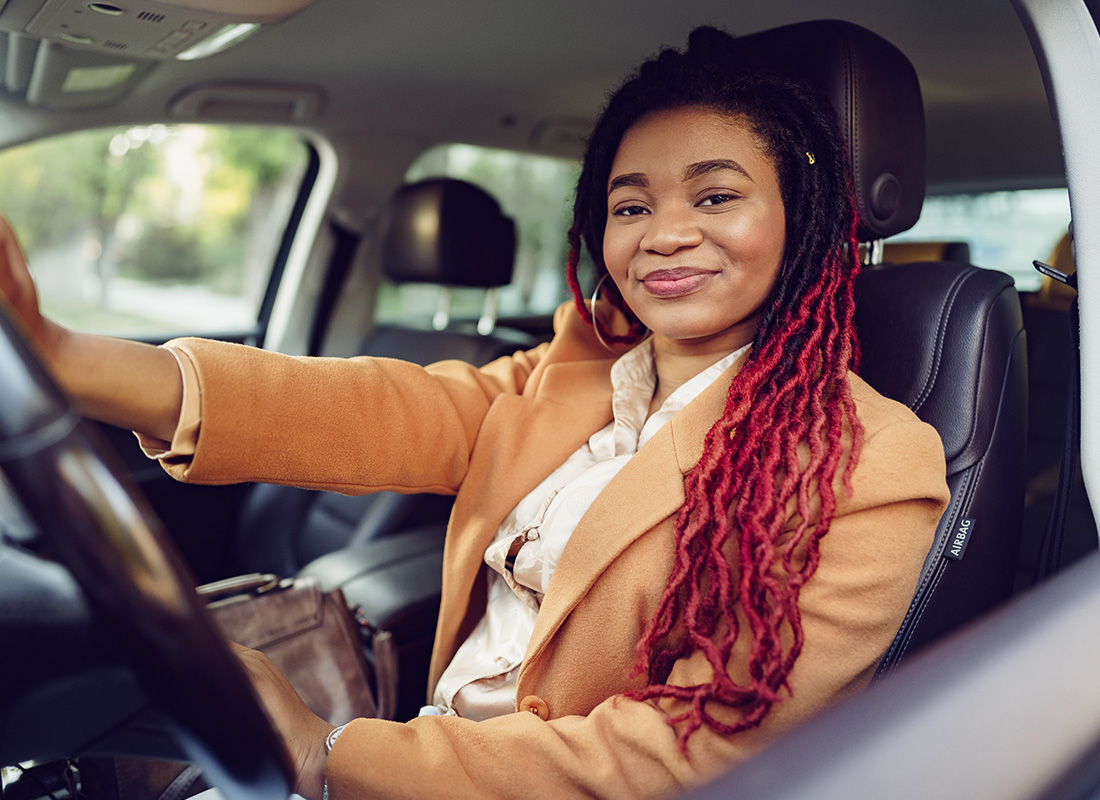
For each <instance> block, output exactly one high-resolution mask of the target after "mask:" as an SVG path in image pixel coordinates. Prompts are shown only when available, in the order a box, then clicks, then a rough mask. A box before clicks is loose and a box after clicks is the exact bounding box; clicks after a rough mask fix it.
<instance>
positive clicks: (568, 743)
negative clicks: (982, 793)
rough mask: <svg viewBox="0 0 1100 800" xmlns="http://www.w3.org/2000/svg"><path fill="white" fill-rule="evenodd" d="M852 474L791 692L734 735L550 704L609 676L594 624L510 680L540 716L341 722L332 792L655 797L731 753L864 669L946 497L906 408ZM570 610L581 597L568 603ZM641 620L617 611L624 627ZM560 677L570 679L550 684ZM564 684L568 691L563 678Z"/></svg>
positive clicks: (691, 679) (849, 685) (618, 708)
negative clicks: (682, 737)
mask: <svg viewBox="0 0 1100 800" xmlns="http://www.w3.org/2000/svg"><path fill="white" fill-rule="evenodd" d="M853 484H854V491H853V494H852V495H851V497H849V498H847V499H846V500H845V501H843V503H842V505H841V507H840V508H838V514H837V516H836V517H835V518H834V520H833V523H832V526H831V527H830V531H829V533H828V535H827V536H826V537H825V539H824V540H823V542H822V554H821V564H820V567H819V568H818V570H817V572H816V574H815V575H814V577H813V578H812V579H811V580H810V581H809V583H807V585H806V586H805V588H804V589H803V593H802V597H801V601H800V604H799V605H800V609H801V612H802V622H803V630H804V633H805V646H804V649H803V651H802V655H801V656H800V658H799V660H798V662H797V663H796V665H795V668H794V671H793V672H792V674H791V678H790V695H789V696H784V697H782V699H781V700H780V701H779V702H778V703H777V704H776V705H775V706H774V707H773V709H772V711H771V713H770V714H769V716H768V717H767V718H766V719H765V721H764V723H763V724H762V725H761V726H760V727H758V728H756V729H752V730H749V731H745V732H743V733H740V734H736V735H733V736H723V735H720V734H718V733H716V732H714V731H713V730H712V729H710V728H707V727H703V728H700V729H699V730H698V731H697V732H696V733H695V734H694V735H693V736H692V737H691V739H690V740H689V745H688V753H687V755H686V756H685V755H684V754H683V753H682V752H681V751H680V748H679V746H678V744H677V741H676V735H675V731H674V730H673V728H672V727H671V726H670V725H669V723H668V719H669V717H670V716H672V715H675V714H677V713H680V712H682V711H683V710H684V707H683V705H682V704H679V703H678V701H669V700H666V701H661V702H660V703H655V702H637V701H633V700H629V699H626V698H625V697H623V696H622V695H621V694H620V692H621V691H622V689H619V690H617V691H611V692H608V696H607V697H606V698H605V699H602V700H599V701H597V702H596V703H595V704H594V706H593V707H592V708H590V709H589V710H587V711H586V712H585V713H583V714H571V715H566V716H557V715H555V713H554V706H555V704H556V699H557V698H560V697H561V696H562V695H561V694H560V692H562V691H572V692H575V691H576V690H577V684H576V683H575V679H577V677H578V675H584V676H587V677H585V678H583V679H582V680H583V681H584V682H585V683H591V682H596V681H600V680H602V678H601V677H600V674H601V669H603V670H604V671H607V667H606V666H604V667H602V668H601V662H607V661H609V660H616V661H617V662H618V663H620V664H621V663H622V659H621V658H620V659H608V658H607V657H604V658H603V659H601V658H600V655H599V653H600V649H601V646H607V642H608V641H609V640H610V639H612V638H614V635H613V634H611V633H610V631H608V633H609V634H610V635H608V636H598V637H596V638H597V639H600V642H594V643H592V646H591V647H590V648H589V649H588V654H587V656H583V654H582V652H581V650H580V649H579V648H573V649H572V650H570V651H569V652H568V653H567V652H564V651H565V650H566V647H567V645H566V644H565V642H564V639H563V640H561V641H562V643H561V644H560V646H559V647H558V650H559V651H562V652H560V653H559V655H557V656H556V658H559V659H563V661H562V662H559V663H557V664H556V665H555V664H553V663H551V664H549V665H548V666H547V667H546V669H545V670H544V671H543V675H542V677H541V678H539V679H536V681H535V683H534V685H529V686H527V687H522V688H523V691H522V692H521V693H526V692H527V691H533V692H534V693H536V694H538V695H541V696H544V697H545V698H547V699H548V701H549V703H548V705H549V707H550V713H549V719H548V720H545V721H544V720H543V719H540V718H539V717H538V716H536V715H535V714H532V713H529V712H525V711H519V712H517V713H514V714H509V715H506V716H503V717H498V718H495V719H492V720H487V721H485V722H472V721H469V720H464V719H459V718H456V717H424V718H418V719H414V720H412V721H411V722H408V723H395V722H386V721H380V720H357V721H355V722H353V723H351V725H350V726H349V727H348V728H347V729H346V731H345V732H344V734H343V735H342V736H341V737H340V739H339V740H338V741H337V743H336V747H335V748H334V749H333V751H332V753H331V754H330V756H329V762H328V766H327V775H328V782H329V789H330V793H331V797H332V798H333V800H344V799H345V798H357V797H377V798H413V797H428V796H446V797H451V798H523V800H529V798H531V797H572V796H583V797H608V798H611V797H615V798H618V797H622V798H641V797H655V796H663V795H665V794H667V793H669V792H674V791H677V790H679V789H681V788H683V787H685V786H690V785H694V784H697V783H700V782H702V781H704V780H705V779H707V778H709V777H711V776H713V775H715V774H717V773H719V772H722V771H725V770H726V769H728V768H729V767H730V766H732V765H733V764H736V763H737V762H739V761H742V760H744V759H745V758H747V757H749V756H750V755H751V754H752V753H754V752H756V751H757V750H759V749H760V748H762V747H763V746H764V745H765V744H767V742H769V741H770V740H772V739H774V738H775V737H776V736H779V735H780V734H782V733H783V732H784V731H786V730H789V729H790V728H792V727H793V726H795V725H796V724H798V723H799V722H800V721H802V720H804V719H806V718H808V717H810V716H812V715H813V714H815V713H816V712H818V711H820V710H821V709H822V708H824V707H825V706H826V705H828V704H829V703H830V702H833V701H835V700H836V699H838V698H840V697H843V696H844V695H845V694H848V693H851V692H853V691H855V690H857V689H859V688H861V687H863V686H864V685H865V684H866V683H867V681H868V680H869V679H870V676H871V674H872V673H873V671H874V668H875V666H876V664H877V662H878V660H879V658H880V657H881V654H882V653H883V652H884V651H885V650H886V648H887V646H888V645H889V643H890V641H891V640H892V638H893V636H894V634H895V633H896V632H897V629H898V627H899V625H900V623H901V620H902V618H903V616H904V614H905V612H906V609H907V607H908V605H909V602H910V599H911V597H912V594H913V590H914V588H915V585H916V581H917V577H918V575H919V571H920V568H921V564H922V563H923V560H924V558H925V555H926V554H927V552H928V549H929V547H930V545H931V542H932V539H933V536H934V532H935V528H936V525H937V523H938V520H939V517H940V515H941V514H942V512H943V509H944V507H945V505H946V502H947V497H948V494H947V487H946V484H945V480H944V458H943V449H942V445H941V444H940V441H939V438H938V437H937V436H936V434H935V432H934V431H932V429H931V428H929V427H928V426H927V425H924V424H923V423H920V422H917V421H916V420H915V419H913V418H912V417H911V415H910V417H909V418H901V417H899V418H898V419H896V420H893V421H889V422H888V423H887V424H885V425H884V426H882V427H880V428H879V429H878V430H877V431H876V432H875V433H874V434H873V435H870V434H869V435H868V438H867V440H866V441H865V443H864V449H863V453H862V456H861V459H860V462H859V466H858V467H857V469H856V472H855V474H854V475H853ZM654 533H662V535H667V533H668V531H667V530H664V529H655V531H654ZM627 557H629V553H628V554H624V556H622V557H621V558H627ZM624 568H625V567H624ZM649 583H662V582H660V581H656V582H654V581H649ZM657 588H658V590H659V588H660V587H659V586H658V587H657ZM624 591H626V589H625V588H624V586H622V585H619V586H618V587H616V588H615V591H614V592H613V591H612V590H611V588H608V589H607V592H604V594H603V595H601V594H600V586H599V583H597V585H596V586H595V587H593V592H592V593H591V595H590V596H592V597H596V598H597V600H598V599H599V598H600V597H603V599H605V600H606V599H607V598H606V596H605V595H607V593H608V592H610V593H611V594H613V595H615V596H618V597H620V598H621V605H620V608H623V607H629V605H630V604H629V603H628V602H627V598H625V597H622V593H623V592H624ZM616 592H618V594H615V593H616ZM593 602H596V601H593ZM597 604H599V605H604V604H603V603H597ZM650 607H651V606H650ZM579 613H582V609H580V608H578V609H577V610H575V611H574V612H573V614H574V615H577V614H579ZM645 621H646V620H630V621H629V623H630V624H629V625H628V626H627V627H634V626H639V625H644V623H645ZM579 624H580V623H579V621H577V625H578V626H579ZM589 627H591V626H589ZM605 630H607V629H606V628H605ZM564 637H565V639H568V634H564ZM589 638H591V637H589ZM745 638H747V637H742V639H741V640H740V641H739V642H738V645H737V647H736V648H735V650H734V653H733V657H732V658H731V661H730V664H729V669H730V670H731V672H733V673H734V674H737V673H738V672H740V671H743V670H744V669H745V667H744V664H745V663H746V661H747V657H746V652H747V649H748V647H749V646H750V645H749V643H747V642H745V641H744V639H745ZM601 642H602V645H601ZM574 662H583V663H574ZM709 670H710V667H709V666H708V665H707V663H706V662H705V659H703V658H701V657H700V655H699V654H695V655H694V656H689V657H687V658H684V659H682V660H681V661H679V662H677V663H676V664H675V665H674V668H673V671H672V674H671V676H670V679H669V680H670V682H671V683H677V684H682V685H691V684H697V683H702V682H706V681H709V679H710V672H709ZM611 671H614V672H616V673H618V677H617V678H614V677H613V678H611V679H610V680H616V679H617V680H619V681H620V684H619V685H620V686H622V688H623V689H625V688H627V687H628V685H629V684H628V683H627V679H626V677H625V676H624V675H621V673H622V672H623V671H622V670H621V669H618V668H616V669H614V670H611ZM562 673H569V675H567V676H566V677H565V678H564V679H563V676H562ZM551 682H556V684H557V685H556V686H554V687H551V686H550V685H549V684H550V683H551ZM571 682H572V685H573V686H574V689H573V690H569V689H568V687H566V688H564V689H563V688H562V685H563V684H568V683H571ZM708 710H709V711H712V712H714V713H715V714H716V716H718V717H719V718H720V719H722V720H723V721H726V722H732V721H734V720H735V719H736V716H737V712H736V711H735V710H732V709H728V708H708Z"/></svg>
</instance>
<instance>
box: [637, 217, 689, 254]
mask: <svg viewBox="0 0 1100 800" xmlns="http://www.w3.org/2000/svg"><path fill="white" fill-rule="evenodd" d="M691 212H692V209H691V208H690V207H687V206H682V207H681V206H677V205H666V206H664V207H658V208H654V209H652V210H651V211H650V217H649V221H648V223H647V225H646V230H645V234H644V235H643V236H642V240H641V242H639V247H641V249H642V250H644V251H645V252H647V253H659V254H660V255H666V256H667V255H672V254H673V253H675V252H677V251H679V250H682V249H683V248H685V247H694V246H695V245H698V244H700V243H702V241H703V232H702V230H701V229H700V228H699V225H698V224H697V223H696V221H695V219H694V218H693V215H692V213H691Z"/></svg>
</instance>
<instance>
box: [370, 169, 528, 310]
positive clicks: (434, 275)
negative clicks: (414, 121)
mask: <svg viewBox="0 0 1100 800" xmlns="http://www.w3.org/2000/svg"><path fill="white" fill-rule="evenodd" d="M515 254H516V227H515V224H514V223H513V222H512V220H511V219H510V218H509V217H506V216H505V215H504V214H503V213H502V212H501V210H500V206H499V205H498V204H497V201H496V200H495V199H493V197H492V196H491V195H489V194H488V193H487V192H485V191H484V190H482V189H480V188H478V187H477V186H474V185H473V184H472V183H467V182H466V181H461V180H457V179H455V178H431V179H429V180H424V181H420V182H418V183H412V184H407V185H405V186H402V187H401V188H400V189H398V190H397V192H396V193H395V194H394V196H393V200H392V201H391V203H390V208H389V212H388V214H387V217H386V220H385V222H384V230H383V239H382V266H383V269H384V271H385V272H386V274H387V275H388V276H389V277H390V278H392V279H393V280H395V281H398V282H402V283H438V284H442V285H444V286H473V287H482V288H489V287H494V286H505V285H507V284H508V283H510V282H511V280H512V267H513V265H514V263H515Z"/></svg>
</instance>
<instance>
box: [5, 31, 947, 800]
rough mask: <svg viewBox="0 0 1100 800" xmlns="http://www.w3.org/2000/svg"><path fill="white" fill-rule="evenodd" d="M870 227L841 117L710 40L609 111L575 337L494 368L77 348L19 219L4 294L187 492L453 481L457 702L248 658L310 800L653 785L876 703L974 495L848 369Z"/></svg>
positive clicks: (442, 666)
mask: <svg viewBox="0 0 1100 800" xmlns="http://www.w3.org/2000/svg"><path fill="white" fill-rule="evenodd" d="M855 228H856V220H855V215H854V211H853V208H852V203H851V199H850V194H849V186H848V172H847V164H846V160H845V154H844V150H843V146H842V144H841V141H840V138H839V135H838V134H837V132H836V130H835V124H834V121H833V120H832V116H831V113H830V112H828V111H827V110H826V109H825V108H824V107H823V106H822V105H821V103H820V102H819V101H817V100H816V99H814V98H813V97H812V96H811V95H810V94H809V93H807V91H806V90H804V89H802V88H800V87H798V86H795V85H792V84H790V83H788V82H786V81H783V80H780V79H777V78H771V77H767V76H765V75H763V74H759V73H757V72H755V71H754V70H753V69H752V68H751V65H749V64H746V63H745V62H744V61H743V60H742V57H741V56H740V54H739V53H738V47H737V44H736V41H735V40H732V39H730V38H729V37H728V36H726V35H725V34H722V33H720V32H718V31H714V30H712V29H700V30H698V31H696V32H695V33H694V34H693V35H692V37H691V40H690V43H689V48H688V50H687V51H686V52H685V53H682V54H681V53H678V52H675V51H665V52H663V53H661V54H660V55H659V56H658V57H657V58H655V59H653V60H652V61H650V62H647V63H646V64H644V65H643V66H642V68H641V70H640V71H639V73H638V74H637V76H635V77H634V78H632V79H631V80H630V81H628V82H627V83H626V84H624V86H623V87H622V88H621V89H620V90H619V91H618V92H617V93H616V94H615V95H614V97H613V98H612V100H611V101H610V103H609V105H608V107H607V109H606V110H605V112H604V114H603V116H602V117H601V119H600V121H599V123H598V124H597V126H596V129H595V131H594V133H593V136H592V139H591V141H590V143H589V147H588V151H587V153H586V156H585V162H584V169H583V172H582V175H581V179H580V182H579V185H578V196H577V201H576V206H575V212H574V224H573V228H572V230H571V233H570V236H571V240H572V243H573V245H574V248H573V254H572V255H571V258H570V264H569V275H570V282H571V285H572V286H573V291H574V295H575V296H576V298H577V302H576V303H575V304H573V305H567V306H563V308H562V309H559V312H558V314H557V316H556V319H555V330H556V333H555V337H554V340H553V341H552V342H551V343H549V344H548V345H543V346H540V347H538V348H536V349H534V350H532V351H529V352H526V353H517V354H516V355H515V356H513V357H511V358H506V359H501V360H499V361H497V362H494V363H493V364H490V365H489V366H487V367H485V368H483V369H481V370H476V369H474V368H472V367H469V366H467V365H462V364H458V363H456V362H445V363H442V364H438V365H434V366H432V367H429V368H427V369H421V368H419V367H415V366H413V365H409V364H403V363H401V362H392V361H376V360H372V359H350V360H332V359H299V358H290V357H286V356H280V355H277V354H271V353H264V352H262V351H256V350H252V349H248V348H240V347H236V346H232V345H225V344H220V343H213V342H206V341H202V340H178V341H176V342H172V343H170V344H169V346H168V347H167V349H156V348H146V347H142V346H140V345H135V344H133V343H128V342H118V341H114V340H106V339H101V338H98V337H90V336H86V335H80V334H73V333H71V332H68V331H64V330H62V329H60V328H58V327H57V326H56V325H54V324H53V323H51V322H49V321H47V320H45V319H43V318H42V317H41V315H40V314H39V313H38V310H37V302H36V298H35V294H34V288H33V284H31V282H30V278H29V276H28V275H27V274H26V271H25V266H24V265H23V262H22V257H21V255H20V254H19V252H18V247H17V246H16V244H15V241H14V238H13V237H12V236H11V234H10V231H7V229H6V227H5V229H4V231H3V239H2V241H3V245H4V250H3V252H4V256H5V259H6V262H7V268H6V269H0V289H2V290H3V293H4V294H5V295H6V296H7V297H8V298H9V299H10V301H11V304H12V306H13V307H14V309H15V311H16V313H17V315H18V317H19V318H20V319H21V320H22V322H23V324H24V325H25V326H26V328H27V329H28V331H29V332H30V333H31V335H32V336H33V337H34V338H35V340H36V342H37V343H38V345H39V347H40V349H41V351H42V352H43V354H44V356H45V358H46V360H47V361H48V363H50V364H51V366H52V367H53V369H54V371H55V372H56V373H57V374H58V376H59V378H60V379H61V381H62V382H63V383H64V385H66V386H67V387H68V388H69V390H70V391H72V392H73V393H74V394H75V395H76V396H77V397H78V398H80V400H81V401H82V402H83V403H84V405H85V408H86V409H87V410H88V412H89V414H90V415H92V416H95V417H97V418H99V419H103V420H106V421H109V422H113V423H114V424H123V425H127V426H129V427H131V428H133V429H135V430H136V431H138V432H139V434H142V435H143V436H144V439H145V444H146V446H147V447H148V448H150V449H151V450H152V451H156V452H155V454H156V455H158V456H159V457H161V458H162V461H163V463H164V464H165V466H166V468H167V469H168V470H169V471H170V472H171V473H172V474H173V475H175V476H176V477H179V478H181V479H184V480H189V481H193V482H198V483H227V482H234V481H243V480H265V481H272V482H278V483H294V484H298V485H303V486H311V487H315V488H329V489H337V490H341V491H348V492H363V491H372V490H379V489H394V488H396V489H400V490H406V491H426V490H434V491H440V492H454V493H456V494H457V497H456V503H455V508H454V512H453V515H452V522H451V530H450V531H449V535H448V536H449V538H448V546H447V551H446V556H445V562H444V581H443V604H442V609H441V615H440V621H439V627H438V630H437V635H436V642H435V651H434V654H433V664H432V671H431V686H432V692H433V695H432V697H433V702H434V703H435V707H434V708H433V709H432V711H434V712H435V713H434V714H433V715H430V716H422V717H420V718H417V719H415V720H412V721H411V722H409V723H395V722H386V721H380V720H357V721H355V722H352V723H351V724H350V725H348V726H346V728H344V729H343V730H340V731H332V730H331V726H329V725H327V724H326V723H325V722H324V721H322V720H320V719H319V718H317V717H315V716H314V715H313V714H311V713H310V712H309V711H308V710H307V709H306V708H305V707H304V705H303V704H302V703H301V701H300V700H299V699H298V697H297V695H296V694H294V692H293V690H292V689H291V688H290V687H289V685H288V684H286V682H285V680H284V679H283V678H282V676H281V675H279V674H278V672H277V671H276V670H275V669H274V668H273V667H272V666H271V664H270V662H268V661H267V660H266V659H265V658H264V657H263V656H262V655H260V654H258V653H254V652H252V651H247V650H245V649H243V648H241V649H240V654H241V658H242V659H243V661H244V663H245V665H246V666H247V668H248V669H249V671H250V674H251V675H252V677H253V680H254V682H255V683H256V685H257V687H258V689H259V691H260V694H261V696H262V697H263V699H264V701H265V703H266V704H267V706H268V710H269V711H270V713H271V715H272V718H273V719H274V721H275V723H276V725H277V727H278V728H279V729H280V731H281V732H282V734H283V736H284V738H285V740H286V742H287V744H288V748H289V750H290V752H291V754H292V756H293V758H294V761H295V764H296V766H297V769H298V777H299V783H298V787H297V788H298V791H300V792H301V793H302V794H304V795H306V796H307V797H318V796H320V795H321V794H322V792H323V791H324V790H325V789H327V791H328V792H329V793H330V796H332V797H333V798H340V797H358V796H381V797H389V796H394V797H397V796H403V797H404V796H414V795H415V796H437V795H438V796H446V797H464V796H470V797H486V796H488V797H506V796H523V797H544V796H557V795H559V794H570V793H576V794H587V795H595V796H655V795H658V794H664V793H667V792H668V791H670V790H673V789H674V788H676V787H677V786H680V785H684V784H691V783H695V782H698V781H699V780H701V779H703V778H705V777H707V776H708V775H710V774H712V773H714V772H715V771H717V770H721V769H724V768H727V767H728V766H729V765H730V764H732V763H734V762H735V761H737V760H739V759H743V758H745V757H746V756H747V755H749V754H751V753H752V752H753V751H754V750H756V749H758V748H759V747H761V746H762V745H763V744H764V743H765V742H766V741H767V740H769V739H770V738H771V737H774V736H775V735H776V734H777V733H779V732H781V731H783V730H786V729H788V728H789V727H791V726H792V725H793V724H795V723H796V722H797V721H799V720H801V719H804V718H805V717H807V716H808V715H810V714H812V713H814V712H815V711H817V710H819V709H820V708H821V707H823V706H824V705H825V704H826V703H827V702H829V701H831V700H832V699H834V698H836V697H838V696H840V695H842V694H844V693H846V692H851V691H853V690H855V689H858V688H859V687H861V686H863V685H864V684H865V683H866V681H867V680H868V679H869V677H870V675H871V673H872V672H873V670H874V667H875V664H876V663H877V661H878V659H879V658H880V656H881V654H882V653H883V652H884V650H885V648H886V647H887V645H888V644H889V642H890V640H891V639H892V637H893V635H894V633H895V632H896V630H897V628H898V625H899V624H900V622H901V619H902V617H903V615H904V613H905V610H906V608H907V606H908V602H909V599H910V597H911V596H912V592H913V588H914V585H915V582H916V577H917V574H918V572H919V569H920V565H921V563H922V561H923V559H924V556H925V554H926V553H927V551H928V548H929V546H930V543H931V540H932V535H933V532H934V530H935V526H936V522H937V520H938V519H939V516H940V514H941V512H942V510H943V508H944V506H945V503H946V500H947V489H946V486H945V483H944V464H943V451H942V446H941V445H940V443H939V441H938V438H937V437H936V434H935V433H934V431H932V429H931V428H929V427H928V426H926V425H924V424H922V423H920V422H919V421H918V420H917V419H916V418H915V417H914V416H913V414H912V413H911V412H909V411H908V410H907V409H905V408H903V407H902V406H900V405H898V404H897V403H894V402H892V401H889V400H887V399H885V398H883V397H881V396H879V395H878V394H876V393H875V392H874V391H873V390H872V389H870V387H868V386H867V385H866V384H864V383H863V382H862V381H860V380H859V378H857V377H856V376H854V375H853V374H851V373H850V372H849V369H850V368H851V366H852V365H853V362H854V337H853V331H852V282H853V278H854V275H855V273H856V269H857V266H856V261H855V253H856V243H855V241H854V238H853V237H854V231H855ZM582 241H583V242H584V243H585V244H586V245H587V247H588V249H589V251H590V253H591V255H592V257H593V260H594V262H595V265H596V270H597V273H598V275H599V276H601V277H600V280H599V283H598V286H597V292H596V295H595V296H594V297H595V298H597V299H594V301H593V302H592V303H591V305H590V304H588V303H586V302H585V301H584V300H583V299H582V298H581V295H580V290H579V282H578V280H577V257H578V251H579V246H580V243H581V242H582ZM609 351H610V352H609ZM620 356H621V357H620ZM89 361H95V363H96V364H97V365H102V368H101V369H97V370H87V369H86V365H87V364H88V363H89ZM155 440H162V441H159V442H158V441H155ZM330 748H331V752H329V750H330ZM326 781H327V786H326Z"/></svg>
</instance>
